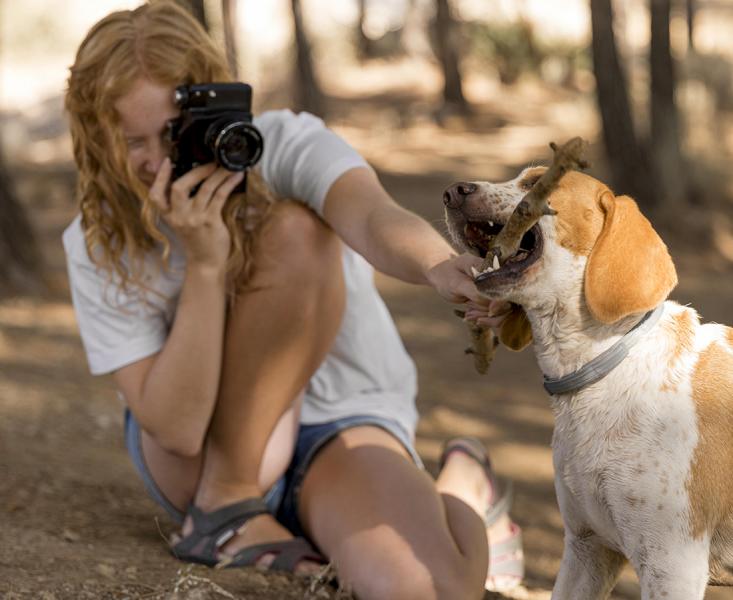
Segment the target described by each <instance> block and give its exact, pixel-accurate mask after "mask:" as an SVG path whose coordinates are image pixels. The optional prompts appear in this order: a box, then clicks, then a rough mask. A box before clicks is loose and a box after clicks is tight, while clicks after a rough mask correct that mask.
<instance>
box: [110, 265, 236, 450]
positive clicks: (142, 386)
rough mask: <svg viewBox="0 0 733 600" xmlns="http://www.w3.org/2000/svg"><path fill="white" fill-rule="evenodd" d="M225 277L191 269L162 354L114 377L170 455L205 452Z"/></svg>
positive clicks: (216, 373)
mask: <svg viewBox="0 0 733 600" xmlns="http://www.w3.org/2000/svg"><path fill="white" fill-rule="evenodd" d="M225 302H226V295H225V286H224V272H223V270H221V271H220V272H217V271H216V270H211V269H209V270H207V269H201V268H197V267H196V266H195V265H194V266H193V267H190V266H189V267H187V269H186V275H185V278H184V282H183V287H182V289H181V295H180V299H179V301H178V308H177V309H176V316H175V320H174V321H173V327H172V328H171V331H170V334H169V336H168V338H167V339H166V342H165V345H164V346H163V349H162V350H161V351H160V352H158V353H157V354H154V355H153V356H149V357H147V358H144V359H142V360H140V361H137V362H135V363H132V364H130V365H127V366H125V367H122V368H121V369H119V370H117V371H115V373H114V382H115V384H116V385H117V387H118V389H119V390H120V391H121V392H122V394H123V395H124V397H125V401H126V402H127V405H128V407H129V409H130V410H131V411H132V413H133V414H134V415H135V418H136V419H137V420H138V422H139V423H140V426H141V427H142V428H143V429H145V430H146V431H147V432H148V433H149V434H150V435H152V436H153V437H154V438H155V439H156V441H157V442H158V443H159V444H160V445H161V446H162V447H163V448H165V449H166V450H169V451H171V452H175V453H176V454H181V455H184V456H195V455H196V454H198V453H199V452H200V451H201V446H202V443H203V439H204V436H205V434H206V429H207V428H208V426H209V421H210V420H211V415H212V414H213V412H214V406H215V402H216V396H217V393H218V389H219V376H220V373H221V364H222V352H223V350H222V348H223V337H224V320H225V310H226V308H225Z"/></svg>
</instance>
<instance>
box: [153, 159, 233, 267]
mask: <svg viewBox="0 0 733 600" xmlns="http://www.w3.org/2000/svg"><path fill="white" fill-rule="evenodd" d="M172 170H173V167H172V165H171V161H170V159H169V158H166V159H165V160H164V161H163V163H162V164H161V166H160V169H158V173H157V174H156V176H155V181H153V185H152V186H151V187H150V200H151V201H152V202H153V203H154V204H155V205H156V206H157V207H158V210H159V211H160V214H161V216H162V217H163V219H164V220H165V222H166V223H167V224H168V225H169V226H170V227H171V229H173V231H174V232H175V233H176V234H177V235H178V237H179V238H180V240H181V243H182V244H183V248H184V251H185V253H186V260H187V262H188V264H189V265H194V264H196V265H199V266H206V267H216V268H223V267H224V265H225V264H226V260H227V257H228V256H229V247H230V243H231V240H230V237H229V231H228V230H227V228H226V225H225V224H224V219H223V218H222V214H221V211H222V208H223V207H224V203H225V202H226V200H227V198H228V197H229V195H230V194H231V193H232V190H234V188H235V187H236V186H237V184H238V183H239V182H241V181H242V178H243V176H244V173H242V172H235V173H232V172H231V171H227V170H226V169H223V168H221V167H218V168H217V166H216V165H215V164H213V163H211V164H207V165H201V166H199V167H194V168H193V169H191V170H190V171H189V172H188V173H186V174H185V175H182V176H181V177H179V178H178V179H176V180H175V181H174V182H173V183H170V178H171V173H172ZM199 184H200V185H199ZM196 186H199V187H198V189H197V190H196V193H195V194H194V195H193V196H191V191H192V190H193V189H195V188H196Z"/></svg>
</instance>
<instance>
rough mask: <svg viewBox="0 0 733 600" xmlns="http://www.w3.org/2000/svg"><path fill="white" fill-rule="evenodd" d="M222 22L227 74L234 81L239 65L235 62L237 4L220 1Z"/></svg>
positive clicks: (227, 0) (230, 0)
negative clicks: (227, 65)
mask: <svg viewBox="0 0 733 600" xmlns="http://www.w3.org/2000/svg"><path fill="white" fill-rule="evenodd" d="M221 10H222V22H223V26H224V47H225V48H226V53H227V63H228V64H229V72H230V73H231V74H232V77H233V78H234V79H235V80H238V79H239V63H238V61H237V36H236V31H237V28H236V22H237V2H236V0H221Z"/></svg>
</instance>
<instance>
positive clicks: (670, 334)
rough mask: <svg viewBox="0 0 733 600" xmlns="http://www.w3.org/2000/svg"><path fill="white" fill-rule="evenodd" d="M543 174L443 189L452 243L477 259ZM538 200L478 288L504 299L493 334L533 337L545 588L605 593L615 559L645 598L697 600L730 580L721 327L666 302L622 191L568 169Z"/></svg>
mask: <svg viewBox="0 0 733 600" xmlns="http://www.w3.org/2000/svg"><path fill="white" fill-rule="evenodd" d="M545 170H546V169H545V168H544V167H532V168H527V169H525V170H523V171H522V172H521V173H520V174H519V176H517V177H516V178H515V179H512V180H511V181H507V182H504V183H488V182H461V183H456V184H453V185H452V186H450V187H449V188H448V189H447V190H446V191H445V194H444V197H443V200H444V204H445V214H446V223H447V225H448V230H449V233H450V235H451V237H452V239H453V242H454V244H455V246H456V247H457V248H458V249H460V250H463V251H469V252H472V253H474V254H478V255H480V256H485V254H486V246H487V244H488V242H489V241H490V240H491V238H492V236H494V235H496V234H497V233H498V232H499V231H500V229H501V227H502V225H503V224H504V223H506V221H507V220H508V218H509V215H510V214H511V213H512V211H513V209H514V207H515V206H516V205H517V204H518V203H519V201H520V200H521V199H522V198H523V197H524V195H525V194H526V193H527V192H528V191H529V190H530V189H531V187H532V186H533V185H534V183H535V182H536V181H537V180H538V179H539V177H540V176H541V175H542V173H544V172H545ZM548 202H549V205H550V207H551V208H552V209H554V210H555V211H556V214H555V215H554V216H553V215H546V216H542V217H541V218H540V219H539V221H538V222H537V223H536V224H535V225H534V226H533V227H532V228H531V229H530V230H529V231H528V232H527V233H526V234H525V236H524V238H523V239H522V244H521V249H520V251H519V252H518V254H517V255H516V256H514V257H513V258H511V259H510V260H508V261H507V262H506V263H505V264H504V265H503V266H501V267H500V268H497V269H493V268H491V267H489V269H487V271H486V272H484V273H482V274H480V275H478V276H477V277H476V285H477V288H478V289H479V291H480V292H481V293H482V294H484V295H485V296H487V297H489V298H492V299H502V300H508V301H510V302H511V303H512V304H511V305H512V307H513V308H512V311H511V313H510V314H509V316H508V317H507V318H506V319H505V320H504V322H503V324H502V326H501V329H500V331H499V339H500V340H501V341H502V342H503V343H504V344H505V345H507V346H508V347H510V348H511V349H514V350H521V349H522V348H523V347H525V346H527V345H529V344H530V343H532V344H533V347H534V351H535V354H536V357H537V361H538V363H539V366H540V368H541V370H542V372H543V373H544V375H545V380H546V381H545V386H546V388H547V389H548V391H549V392H550V394H551V404H552V409H553V412H554V416H555V429H554V432H553V438H552V450H553V464H554V470H555V490H556V494H557V500H558V504H559V507H560V512H561V514H562V518H563V522H564V526H565V545H564V550H563V558H562V563H561V566H560V572H559V574H558V576H557V579H556V581H555V585H554V588H553V593H552V598H553V600H596V599H602V598H607V597H608V596H609V594H610V592H611V589H612V588H613V586H614V584H615V582H616V580H617V578H618V575H619V572H620V570H621V568H622V566H623V565H624V563H625V562H626V561H629V562H630V563H631V565H632V566H633V567H634V569H635V571H636V573H637V575H638V576H639V581H640V585H641V589H642V598H643V599H644V600H651V599H655V600H702V598H703V596H704V594H705V587H706V585H707V584H708V582H710V583H711V584H717V585H731V584H733V329H731V328H729V327H725V326H722V325H716V324H705V325H702V324H700V320H699V318H698V314H697V313H696V311H695V310H693V309H692V308H690V307H687V306H681V305H679V304H678V303H676V302H673V301H670V300H667V297H668V295H669V293H670V292H671V291H672V289H673V288H674V287H675V285H676V284H677V275H676V271H675V267H674V264H673V262H672V259H671V257H670V255H669V252H668V250H667V247H666V246H665V244H664V242H663V241H662V240H661V239H660V237H659V235H658V234H657V233H656V231H655V230H654V229H653V227H652V225H651V224H650V222H649V221H648V220H647V219H646V218H645V217H644V216H643V215H642V214H641V212H640V211H639V208H638V206H637V205H636V203H635V202H634V200H633V199H631V198H630V197H628V196H615V195H614V194H613V192H612V191H611V190H610V189H609V188H608V187H607V186H606V185H604V184H603V183H602V182H600V181H598V180H597V179H594V178H593V177H591V176H589V175H586V174H584V173H580V172H577V171H571V172H568V173H567V174H565V175H564V176H563V177H562V179H560V181H559V183H558V186H557V187H556V188H555V189H554V191H553V192H552V193H551V194H550V196H549V198H548ZM597 357H599V358H597ZM594 359H595V360H594ZM589 363H590V367H585V365H588V364H589Z"/></svg>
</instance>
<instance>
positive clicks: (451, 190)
mask: <svg viewBox="0 0 733 600" xmlns="http://www.w3.org/2000/svg"><path fill="white" fill-rule="evenodd" d="M477 189H478V187H477V186H476V184H475V183H469V182H467V181H459V182H458V183H454V184H453V185H451V186H450V187H448V188H447V189H446V190H445V192H443V204H445V205H446V206H447V207H448V208H455V209H458V208H461V206H463V203H464V202H465V201H466V196H468V195H469V194H473V192H475V191H476V190H477Z"/></svg>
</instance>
